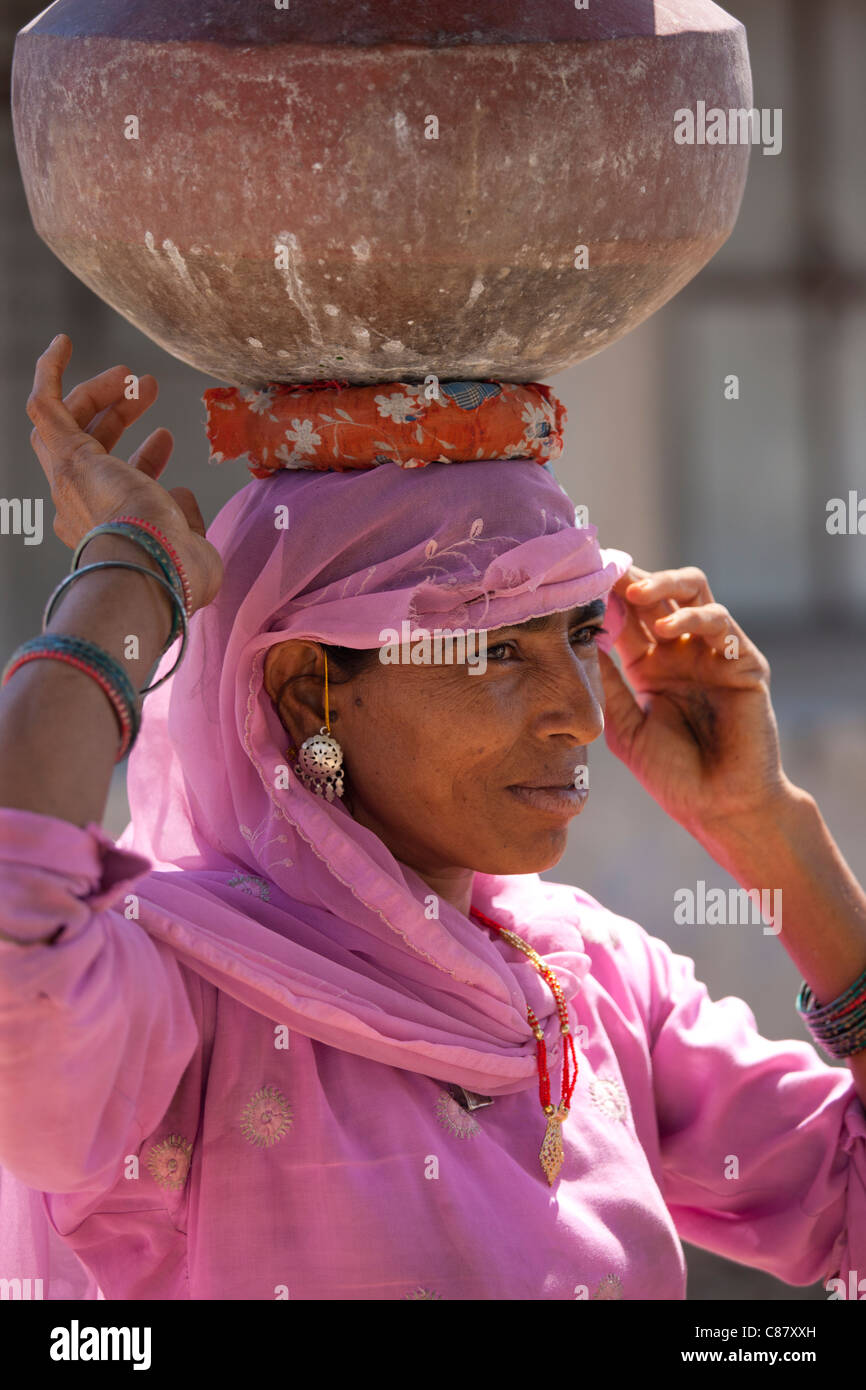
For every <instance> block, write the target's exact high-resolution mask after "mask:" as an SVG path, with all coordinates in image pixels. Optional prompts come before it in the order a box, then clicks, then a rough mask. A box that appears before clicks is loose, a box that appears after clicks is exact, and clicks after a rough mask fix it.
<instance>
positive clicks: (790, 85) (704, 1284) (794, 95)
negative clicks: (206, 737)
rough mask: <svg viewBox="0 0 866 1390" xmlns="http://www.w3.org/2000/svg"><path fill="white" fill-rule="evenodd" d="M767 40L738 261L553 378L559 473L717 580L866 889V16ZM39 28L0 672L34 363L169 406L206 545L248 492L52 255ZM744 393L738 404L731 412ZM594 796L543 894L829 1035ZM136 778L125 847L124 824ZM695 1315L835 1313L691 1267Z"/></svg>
mask: <svg viewBox="0 0 866 1390" xmlns="http://www.w3.org/2000/svg"><path fill="white" fill-rule="evenodd" d="M725 8H727V9H728V10H729V11H731V12H732V13H734V14H735V15H736V16H737V17H738V18H739V19H741V20H742V21H743V22H744V24H745V25H746V29H747V34H748V38H749V47H750V53H751V60H752V68H753V77H754V104H755V106H757V107H769V108H776V107H780V108H781V109H782V111H783V145H782V151H781V153H780V154H778V155H777V156H770V155H763V154H762V152H761V149H760V147H759V146H758V147H755V148H754V149H753V151H752V156H751V165H750V172H749V181H748V185H747V190H746V195H745V200H744V204H743V208H742V212H741V214H740V218H739V222H738V225H737V227H736V230H735V231H734V234H733V235H732V237H731V238H730V240H729V241H728V243H727V244H726V245H725V246H724V247H723V249H722V250H721V251H720V252H719V254H718V255H717V256H716V258H715V259H714V260H713V261H712V262H711V264H710V265H709V267H708V268H707V269H706V270H704V271H703V272H702V273H701V275H699V276H698V277H697V279H696V280H695V281H693V282H692V284H691V285H689V286H688V287H687V288H686V289H685V290H684V291H683V292H682V293H681V294H680V295H679V296H678V297H677V298H676V299H674V300H673V302H672V303H671V304H669V305H668V306H666V307H665V308H664V309H662V310H661V311H660V312H659V313H658V314H657V315H656V316H655V317H654V318H652V319H650V320H649V321H648V322H647V323H646V324H644V325H643V326H642V327H641V328H639V329H637V330H636V331H635V332H634V333H632V334H631V335H630V336H629V337H627V338H626V339H624V340H623V341H621V342H620V343H619V344H617V345H615V346H614V347H612V348H609V349H607V350H606V351H604V352H602V353H601V354H600V355H599V356H597V357H595V358H592V359H590V360H589V361H587V362H584V363H581V364H580V365H578V366H577V367H574V368H572V369H571V370H569V371H568V372H565V373H562V374H561V375H559V376H557V377H556V378H554V379H551V385H552V386H553V387H554V390H555V391H556V393H557V394H558V395H559V396H560V398H561V399H562V400H563V402H564V403H565V405H566V406H567V407H568V411H569V421H568V425H567V429H566V452H565V454H564V456H563V458H562V459H561V460H560V461H559V462H558V463H557V464H556V469H557V473H558V476H559V477H560V480H561V481H562V483H563V485H564V486H565V488H566V490H567V491H568V492H569V494H570V495H571V497H572V498H573V499H574V501H575V502H579V503H584V504H586V505H587V506H588V508H589V513H590V520H592V521H594V522H595V523H596V524H597V525H598V526H599V529H600V536H601V540H602V543H603V544H607V545H613V546H618V547H620V548H622V549H625V550H628V551H630V552H631V553H632V554H633V555H634V557H635V562H636V563H637V564H639V565H641V566H642V567H643V568H645V569H657V568H668V567H678V566H681V565H686V564H695V565H698V566H700V567H701V568H702V569H703V570H705V572H706V573H707V575H708V577H709V581H710V585H711V588H712V590H713V592H714V595H715V597H716V598H717V599H719V600H720V601H721V602H723V603H725V604H726V605H727V606H728V607H729V608H730V609H731V611H732V612H733V614H734V616H735V617H736V618H737V620H738V621H739V622H740V623H741V625H742V626H743V627H744V628H745V630H746V631H747V632H748V633H749V634H750V636H752V637H753V638H754V639H755V640H756V641H757V643H758V645H759V646H760V647H761V649H762V650H763V651H764V652H765V654H766V655H767V657H768V658H769V660H770V663H771V666H772V670H773V678H772V690H773V698H774V703H775V708H776V712H777V716H778V719H779V724H780V730H781V737H782V745H783V756H784V761H785V765H786V768H787V771H788V775H789V776H790V777H791V778H792V780H793V781H794V782H796V783H798V784H799V785H801V786H803V787H806V788H808V789H809V790H810V791H811V792H812V793H813V794H814V795H815V796H816V797H817V800H818V803H819V805H820V806H821V808H822V810H823V813H824V817H825V819H826V820H827V822H828V824H829V826H830V828H831V831H832V833H833V834H834V836H835V837H836V839H837V841H838V843H839V845H840V847H841V849H842V852H843V854H844V855H845V856H846V858H847V859H848V862H849V863H850V864H851V866H852V868H853V870H854V872H855V873H856V874H857V876H858V877H859V878H860V879H861V881H862V880H863V879H864V877H866V850H864V835H863V827H864V816H863V800H864V796H863V791H864V787H866V710H864V684H866V640H864V639H866V616H864V596H866V543H864V540H863V538H862V537H860V536H830V535H828V533H827V531H826V525H825V521H826V514H827V502H828V500H829V499H830V498H832V497H847V495H848V492H849V491H850V490H856V491H857V492H858V494H859V495H860V496H864V495H866V461H864V454H866V390H864V385H866V382H864V363H866V240H864V236H863V227H864V224H866V177H864V157H863V131H864V129H866V86H864V83H863V79H862V69H863V63H864V59H866V4H864V3H863V0H823V2H822V4H821V5H820V6H815V5H814V4H812V3H809V0H731V3H730V4H728V5H726V6H725ZM36 13H37V10H36V7H35V6H34V5H33V3H32V0H6V4H5V5H4V7H3V13H2V19H0V26H2V27H0V41H2V54H0V74H2V81H3V83H4V90H3V97H4V100H3V112H2V118H0V142H2V147H0V181H2V182H0V188H2V200H3V218H2V223H0V237H2V242H0V293H2V296H3V314H2V324H0V360H2V371H0V421H2V430H3V438H4V441H5V447H4V449H3V452H2V456H0V496H3V497H40V496H41V497H43V498H44V499H45V506H44V526H45V538H44V541H43V543H42V544H41V545H38V546H36V545H25V544H24V539H23V537H21V536H15V535H9V536H0V586H2V594H3V603H2V605H0V653H2V656H0V662H5V661H6V660H7V659H8V656H9V654H10V653H11V651H12V650H13V648H14V647H16V646H17V645H18V644H19V643H20V642H22V641H24V640H25V639H26V638H27V637H30V636H32V635H34V634H35V633H37V632H38V631H39V629H40V626H41V615H42V610H43V607H44V604H45V601H46V598H47V596H48V594H49V592H50V590H51V588H52V587H53V585H54V584H55V583H57V581H58V580H59V578H60V577H61V576H62V575H63V574H65V573H66V572H67V570H68V568H69V559H70V556H69V552H68V551H67V550H66V548H65V547H64V546H63V545H61V543H60V542H59V541H58V540H57V539H56V537H55V536H54V533H53V531H52V529H51V523H52V521H53V517H54V510H53V506H52V504H51V499H50V494H49V491H48V487H47V483H46V479H45V476H44V474H43V472H42V469H41V467H40V464H39V461H38V460H37V458H36V456H35V455H34V454H33V452H32V450H31V449H30V445H29V435H30V429H31V425H30V421H29V420H28V418H27V416H26V414H25V403H26V400H27V396H28V394H29V391H30V388H31V384H32V379H33V370H34V365H35V361H36V358H37V357H38V355H39V354H40V353H41V352H42V351H43V350H44V348H45V347H46V346H47V344H48V342H49V340H50V339H51V338H52V337H53V336H54V334H55V333H58V332H61V331H62V332H66V333H68V334H69V336H70V337H71V339H72V342H73V355H72V360H71V363H70V366H69V368H68V370H67V373H66V383H65V384H66V389H67V390H68V389H71V387H72V385H74V384H75V383H77V382H79V381H81V380H84V379H85V378H87V377H90V376H92V375H94V374H95V373H97V372H99V371H102V370H104V369H105V368H106V367H108V366H112V365H114V364H116V363H121V362H123V363H125V364H127V365H128V366H129V368H130V370H132V371H134V372H135V373H137V374H138V375H142V374H144V373H145V372H152V373H153V374H154V375H155V376H156V378H157V380H158V381H159V384H160V396H159V399H158V401H157V403H156V405H155V406H154V407H153V408H152V409H151V411H150V412H149V414H148V415H147V416H146V417H145V418H144V419H143V420H142V421H139V423H138V424H137V425H136V426H134V427H133V428H132V429H131V430H130V431H129V434H128V436H127V437H126V439H125V440H124V442H123V444H122V446H121V447H120V452H121V453H122V455H123V456H124V457H128V456H129V454H130V453H131V452H132V450H133V449H134V448H135V447H136V446H137V445H138V444H139V443H140V442H141V440H142V439H143V438H144V437H145V436H146V435H147V434H148V433H149V432H150V431H151V429H153V428H154V427H155V426H156V425H157V424H164V425H167V426H168V427H169V428H170V429H171V430H172V432H173V434H174V436H175V451H174V455H173V457H172V460H171V461H170V463H169V465H168V468H167V470H166V474H165V475H164V477H163V479H162V481H163V482H164V484H165V485H166V486H168V487H171V486H175V485H177V484H179V483H183V484H185V485H187V486H191V487H192V488H193V490H194V491H195V493H196V496H197V497H198V500H199V504H200V506H201V508H202V512H203V513H204V516H205V518H206V520H207V521H208V522H210V521H212V520H213V517H214V516H215V515H216V513H217V511H218V510H219V508H220V507H221V506H222V504H223V503H224V502H225V501H226V500H227V499H228V497H230V496H231V495H232V493H233V492H235V491H236V490H237V489H238V488H239V487H241V486H243V485H244V484H245V483H246V482H247V481H248V478H249V475H248V473H247V471H246V468H245V466H244V465H238V466H237V467H236V468H233V467H232V466H231V465H228V466H225V467H223V468H222V469H220V468H208V467H207V466H206V459H207V442H206V440H205V436H204V429H203V422H204V407H203V405H202V402H201V394H202V392H203V391H204V390H205V389H206V388H207V387H209V386H213V385H218V384H221V383H219V382H217V380H216V379H215V378H210V377H205V376H202V375H201V374H200V373H198V372H196V371H194V370H193V369H191V368H189V367H187V366H185V365H184V364H183V363H181V362H178V361H176V360H175V359H174V358H173V357H171V356H169V355H168V354H167V353H165V352H163V351H162V350H161V349H160V348H158V347H156V346H155V344H153V343H151V342H150V341H149V340H148V339H147V338H145V337H144V336H143V335H142V334H140V333H139V332H138V331H137V330H136V329H134V328H133V327H132V326H131V325H130V324H128V323H127V322H126V321H125V320H123V319H121V318H120V317H119V316H118V315H117V314H116V313H115V312H114V311H113V310H112V309H110V308H109V307H108V306H107V305H105V304H104V303H103V302H102V301H101V300H99V299H98V298H96V297H95V296H94V295H93V294H92V293H91V291H90V290H88V289H87V288H86V287H85V286H84V285H82V284H81V283H80V282H79V281H78V280H77V279H75V277H74V276H73V275H71V274H70V272H69V271H67V270H66V269H65V267H64V266H62V265H61V264H60V262H59V261H57V260H56V259H55V258H54V256H53V255H52V253H51V252H50V251H49V250H48V248H47V247H46V246H45V245H44V244H43V243H42V242H41V241H40V240H39V238H38V237H37V236H36V234H35V232H34V230H33V227H32V224H31V222H30V217H29V213H28V211H27V206H26V202H25V198H24V192H23V188H22V186H21V180H20V175H19V172H18V166H17V160H16V156H15V149H14V143H13V139H12V129H11V119H10V114H9V70H10V66H11V58H12V47H13V43H14V37H15V33H16V32H17V30H18V29H20V28H21V27H22V26H23V25H24V24H26V23H28V22H29V21H30V20H31V19H32V18H34V16H35V14H36ZM730 374H736V375H737V376H738V377H739V381H740V398H739V400H726V399H725V394H724V383H725V378H726V377H727V376H729V375H730ZM590 766H591V781H592V795H591V799H590V801H589V804H588V806H587V808H586V810H585V811H584V813H583V814H582V815H581V816H580V817H579V818H578V819H577V820H576V821H575V822H574V823H573V826H572V830H571V837H570V842H569V849H568V851H567V853H566V855H565V857H564V858H563V860H562V861H561V862H560V864H559V865H557V866H556V868H555V869H554V870H551V871H549V872H548V873H547V874H546V875H545V877H547V878H550V879H554V880H558V881H564V882H570V883H578V884H580V885H581V886H582V887H583V888H585V889H586V890H587V891H589V892H590V893H592V894H593V895H594V896H595V897H596V898H598V899H600V900H601V901H602V902H603V903H605V904H606V905H607V906H608V907H610V908H611V909H612V910H613V911H615V912H618V913H621V914H623V915H624V916H626V917H630V918H633V919H635V920H636V921H639V922H640V923H642V925H643V926H644V927H645V928H646V929H647V930H648V931H649V932H651V933H652V934H654V935H657V936H660V937H662V938H664V940H666V941H667V942H668V943H669V944H670V945H671V946H672V947H673V949H674V950H676V951H680V952H683V953H684V954H687V955H689V956H691V957H692V958H693V959H694V961H695V967H696V974H697V976H698V978H699V979H703V980H704V981H705V982H706V983H707V985H708V987H709V990H710V993H711V995H712V996H713V998H720V997H722V996H723V995H726V994H734V995H739V996H741V997H743V998H745V999H746V1000H747V1001H748V1002H749V1004H750V1005H751V1007H752V1009H753V1012H754V1014H755V1017H756V1019H757V1022H758V1025H759V1027H760V1030H761V1031H762V1033H764V1035H765V1036H767V1037H769V1038H792V1037H793V1038H804V1039H807V1040H808V1034H807V1033H806V1031H805V1030H804V1028H803V1027H802V1025H801V1024H800V1022H799V1019H798V1017H797V1015H796V1013H795V1010H794V996H795V994H796V991H797V989H798V987H799V983H800V978H799V976H798V974H797V972H796V970H795V968H794V966H793V964H792V962H791V961H790V960H789V958H788V956H787V955H786V953H785V951H784V949H783V948H782V947H781V946H780V945H779V943H778V941H777V940H776V938H775V937H773V936H765V935H764V934H763V933H762V931H761V928H760V927H752V928H748V927H742V926H740V927H720V926H716V927H713V926H691V927H688V926H678V925H676V924H675V923H674V920H673V912H674V893H675V891H676V889H677V888H680V887H692V888H694V886H695V884H696V883H697V881H698V880H699V879H703V880H705V882H706V883H707V885H708V887H710V886H714V887H715V886H719V887H728V886H733V880H731V879H730V878H729V877H728V875H726V874H725V873H724V872H723V871H722V870H721V869H720V868H719V867H718V866H717V865H715V864H714V862H713V861H712V860H711V859H710V858H709V857H708V856H707V855H706V854H705V853H704V852H703V850H702V849H701V848H700V846H699V845H698V844H697V843H696V842H695V841H694V840H692V839H691V838H690V836H688V835H687V834H686V832H685V831H683V830H681V829H680V828H679V827H678V826H677V825H676V824H674V823H673V822H672V821H670V820H668V819H667V817H666V816H665V815H664V813H663V812H662V811H661V810H660V809H659V808H658V807H657V806H656V804H655V803H654V802H653V801H652V800H651V798H650V797H648V796H647V794H646V793H645V792H644V791H643V790H642V788H641V787H640V786H639V785H638V784H637V783H636V782H635V781H634V780H633V778H632V777H631V776H630V774H629V773H628V772H627V771H626V770H625V768H624V767H623V766H622V764H620V763H619V762H618V761H617V760H616V759H615V758H613V757H612V755H611V754H610V753H609V752H608V750H607V749H606V748H605V747H603V746H599V745H598V744H597V745H594V746H593V748H592V749H591V754H590ZM124 778H125V765H121V766H120V767H119V768H118V769H117V771H116V773H115V777H114V781H113V785H112V791H111V797H110V801H109V806H108V809H107V814H106V819H105V824H106V828H107V829H108V831H109V832H110V833H111V834H115V835H116V834H119V832H120V831H121V830H122V829H123V827H124V825H125V824H126V821H127V819H128V808H127V804H126V799H125V792H124ZM686 1254H687V1257H688V1262H689V1298H691V1299H696V1300H700V1299H710V1298H723V1299H810V1298H814V1299H823V1298H825V1297H826V1294H825V1293H824V1291H823V1290H822V1288H821V1287H820V1285H816V1286H815V1287H813V1288H810V1289H799V1288H793V1287H791V1286H789V1285H785V1284H781V1283H779V1282H778V1281H777V1280H775V1279H773V1278H771V1277H770V1276H767V1275H764V1274H761V1273H759V1272H758V1271H754V1270H750V1269H748V1268H746V1267H744V1266H741V1265H733V1264H731V1263H729V1262H728V1261H725V1260H722V1259H719V1258H717V1257H715V1256H712V1255H709V1254H707V1253H706V1252H703V1251H698V1250H695V1249H694V1248H693V1247H690V1246H687V1247H686Z"/></svg>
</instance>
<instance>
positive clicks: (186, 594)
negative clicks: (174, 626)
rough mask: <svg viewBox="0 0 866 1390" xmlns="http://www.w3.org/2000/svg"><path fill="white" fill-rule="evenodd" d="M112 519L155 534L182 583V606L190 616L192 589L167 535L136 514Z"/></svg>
mask: <svg viewBox="0 0 866 1390" xmlns="http://www.w3.org/2000/svg"><path fill="white" fill-rule="evenodd" d="M112 519H113V520H114V521H127V522H131V523H132V524H134V525H135V526H141V527H142V528H143V529H144V530H145V531H149V532H150V534H151V535H152V536H155V537H156V539H157V540H158V541H160V542H161V543H162V544H163V545H164V546H165V548H166V550H167V551H168V553H169V555H170V556H171V559H172V563H173V565H174V567H175V569H176V570H177V572H178V575H179V576H180V582H181V584H182V585H183V599H184V606H185V608H186V616H187V617H188V618H189V617H191V616H192V590H191V589H190V587H189V580H188V579H187V577H186V571H185V570H184V567H183V565H182V564H181V563H180V560H179V559H178V555H177V551H176V550H175V549H174V547H173V546H172V545H171V543H170V542H169V540H168V539H167V537H166V536H164V535H163V534H162V532H161V531H160V530H159V528H158V527H156V526H154V525H153V523H152V522H150V521H142V519H141V517H138V516H116V517H113V518H112Z"/></svg>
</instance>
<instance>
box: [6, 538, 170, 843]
mask: <svg viewBox="0 0 866 1390" xmlns="http://www.w3.org/2000/svg"><path fill="white" fill-rule="evenodd" d="M108 559H118V560H130V561H132V563H133V564H137V565H144V566H145V567H147V568H149V569H152V570H153V571H154V572H155V573H161V571H160V570H159V568H158V566H157V565H156V563H155V561H153V560H152V559H151V557H150V556H149V555H148V553H147V552H146V551H144V550H143V549H142V548H141V547H140V546H138V545H136V544H135V542H133V541H130V540H128V539H126V538H125V537H122V536H114V535H102V536H96V537H95V538H94V539H93V540H92V541H91V542H90V543H89V544H88V546H87V548H86V549H85V551H84V553H83V555H82V557H81V567H82V568H83V566H85V565H88V564H92V563H94V562H96V561H97V560H108ZM171 621H172V608H171V601H170V599H169V596H168V594H167V593H166V591H165V590H164V589H163V588H162V586H161V585H159V584H157V583H156V582H154V581H153V580H151V579H148V578H147V577H146V576H145V575H142V574H136V573H135V572H134V571H132V570H126V569H116V568H112V569H106V570H102V571H100V572H98V573H94V574H88V575H85V576H84V577H83V578H82V579H77V580H76V581H75V583H74V584H71V585H70V586H69V588H68V589H67V590H66V591H65V592H64V593H63V594H62V595H61V596H60V598H59V600H58V602H57V606H56V608H55V610H54V614H53V616H52V618H51V621H50V623H49V625H48V631H49V632H55V633H65V634H67V635H69V636H75V637H83V638H86V639H87V640H88V641H91V642H95V643H96V644H97V645H98V646H100V647H102V648H104V649H105V650H106V651H107V652H109V653H110V655H111V656H113V657H114V658H115V659H116V660H118V661H119V662H120V664H121V665H122V666H123V667H124V669H125V670H126V673H127V675H128V676H129V679H130V680H131V681H132V684H133V686H134V687H135V688H136V689H137V690H140V689H141V687H142V686H143V685H145V684H146V683H147V677H148V674H149V673H150V671H151V670H152V668H153V666H154V663H155V662H156V659H157V657H158V655H159V653H160V651H161V649H162V647H163V646H164V644H165V642H166V640H167V638H168V634H169V632H170V630H171ZM132 635H134V636H136V637H137V638H138V653H139V654H138V658H137V659H132V658H129V657H127V656H126V654H125V652H126V650H128V644H127V639H128V638H129V637H130V636H132ZM119 737H120V734H119V727H118V723H117V717H116V715H115V713H114V710H113V708H112V705H111V703H110V701H109V700H108V697H107V696H106V694H105V692H104V691H103V690H102V689H101V688H100V686H99V685H98V684H97V683H96V681H94V680H93V679H92V678H91V677H90V676H88V675H86V674H85V673H84V672H83V671H79V670H77V669H76V668H75V667H72V666H69V665H67V664H66V663H65V662H61V661H54V660H41V659H40V660H38V661H30V662H27V663H25V665H24V666H21V667H19V669H18V670H17V671H15V672H13V674H12V675H11V676H10V678H9V680H8V682H7V683H6V685H5V686H3V687H2V689H0V806H8V807H11V808H17V809H19V810H26V811H37V812H40V813H41V814H43V815H46V816H56V817H58V818H59V819H61V820H67V821H71V822H72V823H73V824H74V825H78V826H81V827H82V828H83V827H85V826H86V825H88V824H89V823H90V822H91V821H94V822H97V823H99V822H101V821H102V817H103V815H104V814H105V805H106V801H107V798H108V789H109V786H110V782H111V775H112V772H113V769H114V766H115V761H116V758H117V752H118V747H119Z"/></svg>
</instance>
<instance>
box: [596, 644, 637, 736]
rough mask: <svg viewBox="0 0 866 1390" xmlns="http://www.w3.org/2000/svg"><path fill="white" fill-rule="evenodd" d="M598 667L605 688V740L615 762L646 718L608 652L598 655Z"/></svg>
mask: <svg viewBox="0 0 866 1390" xmlns="http://www.w3.org/2000/svg"><path fill="white" fill-rule="evenodd" d="M598 659H599V667H600V670H601V678H602V683H603V685H604V737H605V742H606V744H607V746H608V748H609V749H610V751H611V752H612V753H613V754H614V755H615V756H616V757H618V758H622V757H625V756H627V754H628V750H629V749H630V748H631V745H632V743H633V742H634V739H635V737H636V735H637V733H638V730H639V729H640V727H641V725H642V724H643V722H644V720H645V718H646V715H645V714H644V712H643V710H642V709H641V707H640V705H639V704H638V703H637V701H636V699H635V697H634V695H633V693H632V691H631V689H630V688H629V686H628V684H627V682H626V681H625V680H624V679H623V677H622V675H621V673H620V671H619V670H618V668H617V665H616V662H615V661H613V659H612V658H611V657H610V656H608V654H607V652H602V651H600V652H599V656H598Z"/></svg>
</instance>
